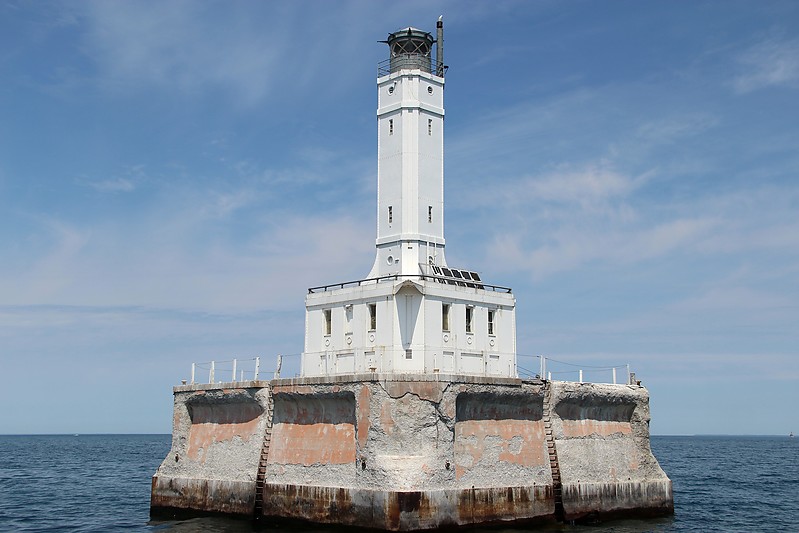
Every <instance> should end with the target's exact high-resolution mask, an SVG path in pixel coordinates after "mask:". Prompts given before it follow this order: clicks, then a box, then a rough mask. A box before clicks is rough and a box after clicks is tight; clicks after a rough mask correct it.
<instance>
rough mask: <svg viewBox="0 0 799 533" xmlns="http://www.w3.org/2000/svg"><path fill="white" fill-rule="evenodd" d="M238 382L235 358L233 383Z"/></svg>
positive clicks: (234, 360)
mask: <svg viewBox="0 0 799 533" xmlns="http://www.w3.org/2000/svg"><path fill="white" fill-rule="evenodd" d="M235 382H236V359H235V358H233V383H235Z"/></svg>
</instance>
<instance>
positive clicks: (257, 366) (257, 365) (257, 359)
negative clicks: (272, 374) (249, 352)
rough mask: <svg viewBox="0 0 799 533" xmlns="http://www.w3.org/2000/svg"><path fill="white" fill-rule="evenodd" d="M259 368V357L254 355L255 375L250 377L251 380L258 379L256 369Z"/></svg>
mask: <svg viewBox="0 0 799 533" xmlns="http://www.w3.org/2000/svg"><path fill="white" fill-rule="evenodd" d="M260 368H261V358H260V357H256V358H255V376H253V378H252V379H253V381H258V370H260Z"/></svg>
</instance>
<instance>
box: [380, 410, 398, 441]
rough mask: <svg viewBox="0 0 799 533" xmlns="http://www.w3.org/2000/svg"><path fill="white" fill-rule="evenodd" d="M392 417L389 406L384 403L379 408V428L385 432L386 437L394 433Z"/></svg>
mask: <svg viewBox="0 0 799 533" xmlns="http://www.w3.org/2000/svg"><path fill="white" fill-rule="evenodd" d="M394 426H395V423H394V417H393V416H392V414H391V406H390V405H389V404H388V403H384V404H382V405H381V406H380V427H381V428H382V429H383V431H385V432H386V435H391V434H393V433H394Z"/></svg>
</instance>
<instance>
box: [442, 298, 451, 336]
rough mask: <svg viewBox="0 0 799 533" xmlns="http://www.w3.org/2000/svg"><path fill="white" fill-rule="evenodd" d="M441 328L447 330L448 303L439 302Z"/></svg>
mask: <svg viewBox="0 0 799 533" xmlns="http://www.w3.org/2000/svg"><path fill="white" fill-rule="evenodd" d="M441 329H442V330H444V331H449V304H441Z"/></svg>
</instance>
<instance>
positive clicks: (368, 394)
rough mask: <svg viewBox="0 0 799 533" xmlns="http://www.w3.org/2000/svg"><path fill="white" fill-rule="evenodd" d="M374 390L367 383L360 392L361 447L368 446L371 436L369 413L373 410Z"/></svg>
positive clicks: (359, 441)
mask: <svg viewBox="0 0 799 533" xmlns="http://www.w3.org/2000/svg"><path fill="white" fill-rule="evenodd" d="M371 399H372V391H371V390H369V387H367V386H366V385H362V386H361V391H360V393H359V394H358V445H359V446H360V447H361V449H364V448H366V442H367V440H368V438H369V413H370V411H371V405H370V400H371Z"/></svg>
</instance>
